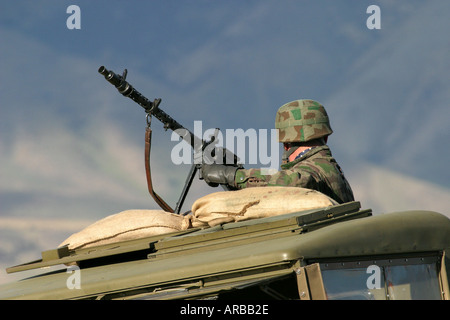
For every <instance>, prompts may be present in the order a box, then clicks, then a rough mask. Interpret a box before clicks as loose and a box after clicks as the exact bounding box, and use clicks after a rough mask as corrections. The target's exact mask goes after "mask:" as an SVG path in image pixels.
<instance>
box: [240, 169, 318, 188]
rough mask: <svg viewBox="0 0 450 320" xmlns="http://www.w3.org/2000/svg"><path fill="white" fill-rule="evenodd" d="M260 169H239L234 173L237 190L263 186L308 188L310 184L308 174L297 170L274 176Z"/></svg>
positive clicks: (281, 172)
mask: <svg viewBox="0 0 450 320" xmlns="http://www.w3.org/2000/svg"><path fill="white" fill-rule="evenodd" d="M263 173H265V172H264V171H263V170H261V169H239V170H237V171H236V175H235V184H236V187H237V188H238V189H244V188H250V187H264V186H283V187H308V185H309V184H310V182H311V176H310V175H309V174H306V173H305V174H300V172H298V171H297V170H282V171H277V172H276V173H274V174H263Z"/></svg>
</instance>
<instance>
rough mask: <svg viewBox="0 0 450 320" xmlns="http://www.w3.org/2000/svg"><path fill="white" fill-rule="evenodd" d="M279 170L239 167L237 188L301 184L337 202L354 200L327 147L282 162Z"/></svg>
mask: <svg viewBox="0 0 450 320" xmlns="http://www.w3.org/2000/svg"><path fill="white" fill-rule="evenodd" d="M281 169H282V170H281V171H278V172H276V173H274V174H271V175H266V174H262V173H261V169H239V170H237V172H236V176H235V184H236V188H238V189H243V188H249V187H263V186H286V187H302V188H308V189H314V190H317V191H320V192H322V193H324V194H326V195H327V196H329V197H330V198H333V199H334V200H336V201H337V202H338V203H344V202H349V201H354V197H353V191H352V189H351V187H350V184H349V183H348V181H347V179H346V178H345V176H344V173H343V172H342V170H341V168H340V167H339V165H338V163H337V162H336V160H335V159H334V158H333V156H332V154H331V150H330V148H329V147H328V146H326V145H323V146H319V147H316V148H314V149H311V150H310V151H308V152H306V153H305V154H304V155H303V156H302V157H301V158H299V159H296V160H294V161H292V162H289V163H286V164H282V165H281Z"/></svg>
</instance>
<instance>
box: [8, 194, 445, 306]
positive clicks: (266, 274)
mask: <svg viewBox="0 0 450 320" xmlns="http://www.w3.org/2000/svg"><path fill="white" fill-rule="evenodd" d="M449 248H450V219H448V218H447V217H446V216H444V215H441V214H439V213H436V212H430V211H406V212H396V213H386V214H380V215H374V216H372V214H371V211H370V210H361V209H360V204H359V202H350V203H346V204H342V205H336V206H331V207H327V208H321V209H313V210H305V211H301V212H295V213H289V214H283V215H278V216H273V217H268V218H261V219H253V220H248V221H241V222H234V223H225V224H221V225H217V226H215V227H209V228H191V229H187V230H184V231H180V232H173V233H168V234H162V235H156V236H151V237H146V238H140V239H135V240H128V241H122V242H117V243H112V244H106V245H99V246H94V247H90V248H85V249H78V250H69V249H68V247H60V248H57V249H54V250H49V251H45V252H42V259H41V260H38V261H33V262H30V263H27V264H23V265H19V266H15V267H11V268H9V269H8V270H7V271H8V272H18V271H22V270H30V269H34V268H43V267H48V266H52V265H63V266H64V265H66V267H63V268H62V269H61V270H59V271H52V272H49V273H45V272H43V273H42V274H40V275H38V276H34V277H31V278H28V279H24V280H21V281H18V282H15V283H11V284H7V285H4V286H2V287H0V298H1V299H218V300H227V299H233V300H236V299H262V300H264V299H283V300H284V299H300V300H308V299H313V300H315V299H402V300H403V299H449V296H450V291H449V282H448V278H447V274H448V266H449V259H448V254H449V250H450V249H449ZM73 262H77V266H67V265H70V264H71V263H73ZM77 281H78V283H77Z"/></svg>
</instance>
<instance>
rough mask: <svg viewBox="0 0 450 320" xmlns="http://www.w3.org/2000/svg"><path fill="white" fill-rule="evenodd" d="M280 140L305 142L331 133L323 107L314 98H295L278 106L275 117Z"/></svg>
mask: <svg viewBox="0 0 450 320" xmlns="http://www.w3.org/2000/svg"><path fill="white" fill-rule="evenodd" d="M275 128H276V129H278V140H279V141H280V142H305V141H310V140H314V139H318V138H322V137H326V136H328V135H330V134H332V133H333V130H332V129H331V127H330V121H329V120H328V115H327V112H326V111H325V108H324V107H323V106H322V105H321V104H320V103H319V102H317V101H314V100H295V101H291V102H288V103H286V104H284V105H282V106H281V107H280V109H278V111H277V115H276V117H275Z"/></svg>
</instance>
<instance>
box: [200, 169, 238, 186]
mask: <svg viewBox="0 0 450 320" xmlns="http://www.w3.org/2000/svg"><path fill="white" fill-rule="evenodd" d="M237 169H238V168H237V167H234V166H226V165H223V164H204V165H202V169H201V174H202V178H203V179H204V180H205V182H206V183H207V184H208V185H209V186H211V187H217V186H218V185H219V184H225V185H228V186H231V187H235V186H236V184H235V182H234V177H235V175H236V171H237Z"/></svg>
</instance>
